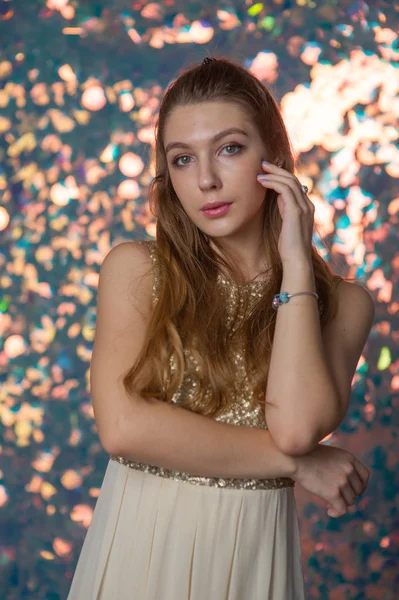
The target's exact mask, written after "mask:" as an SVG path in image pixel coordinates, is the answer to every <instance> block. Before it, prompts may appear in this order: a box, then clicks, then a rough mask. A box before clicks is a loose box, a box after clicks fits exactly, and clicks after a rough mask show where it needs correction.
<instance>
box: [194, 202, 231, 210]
mask: <svg viewBox="0 0 399 600" xmlns="http://www.w3.org/2000/svg"><path fill="white" fill-rule="evenodd" d="M228 204H232V203H231V202H215V203H214V204H212V203H209V204H205V205H204V206H203V207H202V208H201V210H212V209H213V208H219V206H226V205H228Z"/></svg>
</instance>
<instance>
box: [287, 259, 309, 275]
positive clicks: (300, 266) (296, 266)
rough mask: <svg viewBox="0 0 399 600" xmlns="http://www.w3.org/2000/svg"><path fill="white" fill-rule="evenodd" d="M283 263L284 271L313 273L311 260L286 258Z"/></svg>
mask: <svg viewBox="0 0 399 600" xmlns="http://www.w3.org/2000/svg"><path fill="white" fill-rule="evenodd" d="M282 264H283V273H285V272H293V273H298V272H300V273H313V263H312V261H310V260H286V261H283V263H282Z"/></svg>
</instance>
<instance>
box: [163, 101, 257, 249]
mask: <svg viewBox="0 0 399 600" xmlns="http://www.w3.org/2000/svg"><path fill="white" fill-rule="evenodd" d="M231 128H238V129H240V130H242V132H239V131H234V132H233V131H232V132H230V133H228V132H227V130H229V129H231ZM225 131H226V133H223V132H225ZM216 136H217V137H216ZM164 139H165V150H166V158H167V164H168V169H169V173H170V178H171V182H172V185H173V187H174V190H175V192H176V194H177V196H178V198H179V200H180V202H181V205H182V206H183V208H184V210H185V212H186V213H187V215H188V217H189V218H190V219H191V220H192V222H193V223H194V224H195V225H196V226H197V227H198V228H199V229H200V230H201V231H203V232H204V233H205V234H207V235H209V236H210V237H211V238H212V237H217V238H225V239H226V241H227V240H229V241H230V243H232V244H233V245H238V246H241V244H245V245H246V247H247V250H249V247H253V246H254V243H259V238H260V236H261V225H262V219H263V208H264V200H265V188H264V187H263V186H262V185H261V184H260V183H259V182H258V181H257V179H256V175H257V174H258V173H262V167H261V162H262V159H266V160H267V156H266V150H265V147H264V145H263V143H262V141H261V138H260V136H259V134H258V132H257V130H256V129H255V127H254V125H253V124H252V121H251V120H250V119H249V118H248V116H247V114H246V113H245V112H244V110H243V109H242V108H241V107H239V106H237V105H236V104H233V103H230V102H204V103H201V104H195V105H188V106H181V107H178V108H176V109H175V111H174V112H173V113H171V114H170V115H169V117H168V119H167V122H166V126H165V138H164ZM172 145H173V146H172ZM170 146H172V147H170ZM207 202H230V203H232V205H231V206H230V209H229V210H228V211H227V213H226V214H225V215H224V216H219V217H217V218H210V217H208V216H206V214H205V213H204V212H202V211H201V208H202V207H203V205H204V204H205V203H207Z"/></svg>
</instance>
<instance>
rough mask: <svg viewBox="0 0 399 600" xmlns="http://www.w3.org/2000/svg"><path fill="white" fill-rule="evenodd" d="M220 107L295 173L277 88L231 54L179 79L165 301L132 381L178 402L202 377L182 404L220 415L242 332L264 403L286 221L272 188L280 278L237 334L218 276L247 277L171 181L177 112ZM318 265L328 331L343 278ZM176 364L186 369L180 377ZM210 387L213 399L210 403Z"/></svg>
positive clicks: (164, 204) (267, 220)
mask: <svg viewBox="0 0 399 600" xmlns="http://www.w3.org/2000/svg"><path fill="white" fill-rule="evenodd" d="M210 101H222V102H223V101H227V102H229V103H231V102H234V103H236V104H237V105H238V106H240V107H241V108H242V109H244V110H245V111H246V112H247V114H248V115H249V117H250V118H251V119H252V120H253V123H254V124H255V126H256V128H257V130H258V131H259V132H260V135H261V137H262V140H263V143H264V146H265V148H266V151H267V156H268V157H269V158H268V160H270V161H271V162H273V163H275V164H279V165H280V166H281V167H282V168H284V169H286V170H287V171H288V172H290V173H293V172H294V156H293V152H292V149H291V145H290V140H289V137H288V133H287V130H286V127H285V125H284V122H283V119H282V116H281V114H280V110H279V107H278V104H277V102H276V100H275V99H274V97H273V95H272V93H271V91H270V90H269V89H267V87H266V86H265V85H264V84H263V83H261V82H260V81H259V80H258V79H257V78H256V77H254V76H253V75H252V74H251V73H249V72H248V71H247V70H246V69H245V68H243V67H242V66H241V65H240V64H238V63H236V62H235V61H233V60H230V59H226V58H221V59H218V60H216V61H215V62H212V63H210V64H206V65H201V64H200V65H195V66H193V67H191V68H186V69H185V71H184V72H183V73H182V74H181V75H180V76H179V77H178V78H177V79H176V80H175V81H173V82H172V84H171V85H170V86H169V88H168V89H167V91H166V93H165V95H164V97H163V101H162V104H161V107H160V111H159V116H158V121H157V123H156V126H155V173H156V174H155V178H154V179H153V181H152V183H151V185H150V190H149V192H150V196H149V202H150V209H151V211H152V213H153V214H154V216H156V218H157V227H156V247H157V256H158V260H157V263H158V268H159V294H158V301H157V302H156V304H155V306H154V309H153V312H152V316H151V319H150V323H149V326H148V330H147V336H146V339H145V342H144V345H143V348H142V351H141V353H140V355H139V356H138V358H137V360H136V362H135V364H134V365H133V366H132V367H131V368H130V369H129V371H128V372H127V373H126V375H125V376H124V378H123V384H124V386H125V389H126V391H127V392H128V393H129V394H132V392H133V390H135V391H136V392H139V393H140V395H141V396H142V397H144V398H150V397H155V398H157V399H160V400H164V401H166V402H171V399H172V396H173V394H174V393H175V392H176V391H177V390H178V388H179V387H180V386H181V385H182V383H183V380H184V376H185V374H186V375H189V376H191V377H195V378H196V379H197V381H198V384H197V390H196V394H195V395H194V397H193V398H192V399H188V398H186V399H183V401H182V402H181V403H180V404H179V406H182V407H184V408H190V409H191V410H194V411H195V412H198V413H201V414H204V415H207V416H210V417H215V416H217V415H219V414H220V413H221V412H222V411H223V410H225V409H226V407H227V406H229V404H230V403H231V398H232V397H231V390H232V389H233V382H234V378H235V377H236V374H235V370H234V363H233V361H232V358H231V347H232V342H233V338H234V337H235V335H238V336H243V338H242V339H243V340H244V347H245V348H246V351H245V353H244V358H245V365H246V372H247V374H248V379H249V381H250V382H251V386H252V389H253V400H252V402H253V403H255V402H256V403H258V402H260V403H261V404H263V403H264V396H265V390H266V382H267V376H268V371H269V363H270V355H271V348H272V342H273V337H274V330H275V324H276V314H277V313H276V311H274V310H273V308H272V299H273V296H274V295H275V294H277V293H279V291H280V286H281V281H282V275H283V269H282V262H281V258H280V254H279V252H278V239H279V234H280V231H281V225H282V219H281V216H280V212H279V209H278V205H277V193H276V192H275V191H274V190H271V189H269V190H267V191H266V195H267V202H266V207H265V213H264V222H263V226H264V228H263V232H264V235H263V244H264V251H265V255H266V256H267V257H268V262H269V264H270V265H271V266H272V269H271V273H270V276H269V277H268V278H266V280H265V281H264V283H263V284H262V287H261V288H260V291H261V293H262V297H261V299H260V300H259V301H258V302H257V303H256V305H255V306H254V307H253V308H252V310H251V311H249V314H248V315H247V316H246V318H245V319H243V320H242V321H241V324H240V326H239V327H238V328H236V330H235V333H233V329H234V327H235V324H234V322H233V323H232V324H231V325H230V326H227V324H226V318H225V312H226V307H225V303H224V301H223V297H222V296H221V294H220V293H219V290H218V286H217V285H216V277H217V274H218V273H219V272H220V271H221V268H223V267H224V268H225V269H227V272H228V273H230V274H231V278H232V280H235V281H237V280H238V279H239V273H238V272H237V269H236V267H235V265H234V262H232V261H231V260H230V259H229V257H228V256H226V255H225V253H224V252H223V249H222V248H221V247H220V245H219V244H218V242H217V239H215V240H212V241H213V243H214V244H215V246H216V247H217V248H218V249H219V251H220V255H219V256H218V255H217V254H216V253H215V252H214V251H213V249H212V247H211V246H210V243H209V237H208V236H207V235H206V234H204V233H203V232H202V231H201V230H200V229H198V227H197V226H196V225H195V224H194V223H193V222H192V221H191V220H190V219H189V218H188V216H187V215H186V213H185V211H184V209H183V207H182V205H181V204H180V202H179V199H178V197H177V195H176V193H175V192H174V189H173V186H172V184H171V180H170V176H169V171H168V167H167V160H166V155H165V150H164V132H165V123H166V120H167V118H168V115H170V113H171V112H172V111H173V110H174V109H175V108H176V107H178V106H186V105H190V104H198V103H201V102H210ZM266 195H265V197H266ZM222 255H223V256H222ZM312 263H313V270H314V275H315V281H316V289H317V292H318V294H319V305H320V306H322V307H323V309H324V310H323V312H322V314H321V317H320V319H321V321H320V323H321V327H322V328H323V326H324V325H325V324H326V323H327V322H329V321H330V320H331V319H332V318H333V317H334V316H335V314H336V311H337V294H336V290H337V283H338V282H339V281H341V280H342V279H343V277H341V276H337V275H335V274H334V273H333V271H332V270H331V268H330V267H329V266H328V264H327V263H326V262H325V261H324V260H323V258H322V257H321V256H320V255H319V253H318V251H317V249H316V248H315V247H314V246H313V245H312ZM244 290H245V286H242V287H239V290H238V291H239V293H241V294H242V295H243V301H244V305H245V308H244V310H246V308H247V303H246V296H248V294H245V292H244ZM185 348H188V349H189V350H190V352H191V353H192V354H193V355H194V356H195V359H196V361H197V369H198V367H199V371H197V372H193V371H192V370H191V372H190V369H192V367H190V365H189V364H188V363H187V360H186V357H185V355H184V349H185ZM172 361H173V362H174V364H175V366H176V368H175V369H174V371H173V372H172V370H171V369H170V365H171V362H172ZM142 370H143V371H142ZM144 371H145V372H146V377H145V378H144V381H141V384H140V385H139V384H138V381H139V374H140V375H141V374H142V372H144ZM140 379H141V377H140ZM206 390H211V393H210V394H208V398H207V399H206V400H205V392H206Z"/></svg>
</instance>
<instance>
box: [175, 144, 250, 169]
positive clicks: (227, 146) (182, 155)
mask: <svg viewBox="0 0 399 600" xmlns="http://www.w3.org/2000/svg"><path fill="white" fill-rule="evenodd" d="M225 148H238V151H237V152H232V153H228V156H235V155H236V154H239V153H240V152H241V150H242V149H243V148H244V146H243V145H242V144H226V145H225V146H223V148H222V151H223V150H225ZM188 156H189V155H188V154H181V155H180V156H176V158H174V159H173V160H172V165H174V166H175V167H177V168H179V169H181V168H182V167H184V166H186V165H188V164H189V163H188V162H186V163H184V164H182V165H179V164H177V161H178V160H180V159H181V158H186V157H188Z"/></svg>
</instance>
